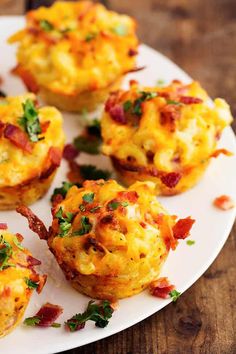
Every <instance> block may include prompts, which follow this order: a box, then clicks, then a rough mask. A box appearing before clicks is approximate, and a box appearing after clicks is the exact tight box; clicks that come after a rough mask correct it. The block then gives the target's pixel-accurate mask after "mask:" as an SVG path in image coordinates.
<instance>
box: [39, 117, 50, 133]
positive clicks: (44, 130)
mask: <svg viewBox="0 0 236 354" xmlns="http://www.w3.org/2000/svg"><path fill="white" fill-rule="evenodd" d="M50 123H51V122H50V120H47V121H46V122H42V123H40V125H41V130H42V133H43V134H45V133H46V131H47V130H48V127H49V125H50Z"/></svg>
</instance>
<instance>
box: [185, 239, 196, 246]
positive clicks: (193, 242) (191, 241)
mask: <svg viewBox="0 0 236 354" xmlns="http://www.w3.org/2000/svg"><path fill="white" fill-rule="evenodd" d="M186 243H187V245H188V246H192V245H194V244H195V241H194V240H187V241H186Z"/></svg>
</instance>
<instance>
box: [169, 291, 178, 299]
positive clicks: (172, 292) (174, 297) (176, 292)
mask: <svg viewBox="0 0 236 354" xmlns="http://www.w3.org/2000/svg"><path fill="white" fill-rule="evenodd" d="M169 295H170V297H171V298H172V301H173V302H176V301H177V299H178V298H179V297H180V295H181V293H180V292H179V291H177V290H172V291H171V292H170V293H169Z"/></svg>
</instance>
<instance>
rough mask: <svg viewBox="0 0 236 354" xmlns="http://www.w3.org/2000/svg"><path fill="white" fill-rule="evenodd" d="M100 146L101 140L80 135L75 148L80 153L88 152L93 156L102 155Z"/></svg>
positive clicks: (75, 140)
mask: <svg viewBox="0 0 236 354" xmlns="http://www.w3.org/2000/svg"><path fill="white" fill-rule="evenodd" d="M100 145H101V141H100V139H96V138H95V139H93V138H92V139H91V137H89V136H84V135H80V136H78V137H77V138H75V139H74V146H75V147H76V149H77V150H78V151H82V152H87V154H91V155H97V154H99V153H100Z"/></svg>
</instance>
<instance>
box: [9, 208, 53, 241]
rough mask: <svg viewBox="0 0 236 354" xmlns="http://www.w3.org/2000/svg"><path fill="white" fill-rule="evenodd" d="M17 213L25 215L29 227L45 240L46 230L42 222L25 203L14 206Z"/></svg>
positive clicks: (46, 236)
mask: <svg viewBox="0 0 236 354" xmlns="http://www.w3.org/2000/svg"><path fill="white" fill-rule="evenodd" d="M16 211H17V213H19V214H21V215H22V216H24V217H26V218H27V220H28V223H29V228H30V229H31V230H32V231H33V232H35V233H36V234H37V235H38V236H39V238H40V239H42V240H47V238H48V231H47V229H46V226H45V225H44V223H43V222H42V221H41V220H40V219H39V218H38V217H37V216H36V215H35V214H34V213H33V212H32V210H30V208H28V207H27V206H25V205H20V206H18V207H17V208H16Z"/></svg>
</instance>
